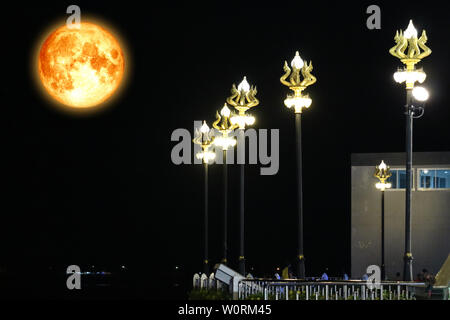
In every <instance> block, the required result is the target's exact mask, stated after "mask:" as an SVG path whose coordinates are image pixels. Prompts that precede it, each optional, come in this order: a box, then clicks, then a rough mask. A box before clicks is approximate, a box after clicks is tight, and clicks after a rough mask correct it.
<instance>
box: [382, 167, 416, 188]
mask: <svg viewBox="0 0 450 320" xmlns="http://www.w3.org/2000/svg"><path fill="white" fill-rule="evenodd" d="M413 172H414V171H412V172H411V174H412V175H413V176H414V173H413ZM391 173H392V176H391V177H390V178H389V179H388V180H387V182H389V183H390V184H391V189H406V170H405V169H391ZM413 179H414V178H413Z"/></svg>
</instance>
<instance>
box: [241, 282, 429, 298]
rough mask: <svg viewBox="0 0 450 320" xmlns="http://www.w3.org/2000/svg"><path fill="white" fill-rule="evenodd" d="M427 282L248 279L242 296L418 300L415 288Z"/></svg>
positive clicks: (422, 286) (244, 284) (243, 285)
mask: <svg viewBox="0 0 450 320" xmlns="http://www.w3.org/2000/svg"><path fill="white" fill-rule="evenodd" d="M424 287H425V283H418V282H388V281H383V282H381V283H379V286H375V285H374V284H373V287H369V285H368V283H367V282H366V281H361V280H348V281H299V280H273V279H245V280H241V281H240V282H239V292H238V296H239V299H244V300H245V299H261V300H414V299H415V289H416V288H424Z"/></svg>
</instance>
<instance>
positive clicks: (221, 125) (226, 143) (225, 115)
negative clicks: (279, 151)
mask: <svg viewBox="0 0 450 320" xmlns="http://www.w3.org/2000/svg"><path fill="white" fill-rule="evenodd" d="M230 116H231V111H230V109H229V108H228V106H227V104H226V103H225V105H224V106H223V108H222V110H220V115H219V113H218V112H216V121H214V123H213V127H214V128H215V129H217V130H218V131H219V132H220V133H221V134H222V136H219V137H216V139H215V140H214V144H215V145H216V146H219V147H221V148H222V150H223V199H224V202H223V257H222V263H223V264H226V263H227V257H228V237H227V235H228V229H227V225H228V169H227V168H228V166H227V150H228V149H229V148H230V147H234V146H235V145H236V139H235V138H234V137H230V136H229V134H230V133H231V132H233V131H234V129H236V128H237V127H238V126H237V125H235V124H233V123H232V122H231V120H230Z"/></svg>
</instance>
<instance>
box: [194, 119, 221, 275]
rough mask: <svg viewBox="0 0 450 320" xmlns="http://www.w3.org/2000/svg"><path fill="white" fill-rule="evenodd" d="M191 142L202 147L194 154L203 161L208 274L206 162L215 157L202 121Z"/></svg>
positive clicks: (205, 268)
mask: <svg viewBox="0 0 450 320" xmlns="http://www.w3.org/2000/svg"><path fill="white" fill-rule="evenodd" d="M193 142H194V143H195V144H198V145H200V146H201V147H202V151H201V152H199V153H197V154H196V157H197V159H202V160H203V165H204V169H205V174H204V177H205V180H204V182H205V199H204V200H205V202H204V205H205V206H204V233H203V234H204V241H205V244H204V259H203V272H204V273H205V274H208V273H209V265H208V162H209V161H210V160H213V159H214V158H215V156H216V154H215V153H213V152H210V151H209V147H210V146H211V144H212V143H213V142H214V136H212V134H211V131H210V130H209V127H208V125H207V124H206V122H205V121H203V125H202V126H201V127H200V130H198V129H195V137H194V140H193Z"/></svg>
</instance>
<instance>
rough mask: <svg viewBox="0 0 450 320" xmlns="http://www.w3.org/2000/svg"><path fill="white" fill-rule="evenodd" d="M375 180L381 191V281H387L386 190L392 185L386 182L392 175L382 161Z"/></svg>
mask: <svg viewBox="0 0 450 320" xmlns="http://www.w3.org/2000/svg"><path fill="white" fill-rule="evenodd" d="M374 176H375V178H378V180H379V182H378V183H377V184H376V185H375V187H376V188H377V189H378V190H380V191H381V279H382V280H386V266H385V263H384V190H386V189H389V188H391V184H390V183H388V182H386V180H387V179H389V177H391V176H392V173H391V171H390V169H389V166H387V165H386V164H385V163H384V161H381V163H380V165H378V166H376V167H375V173H374Z"/></svg>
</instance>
